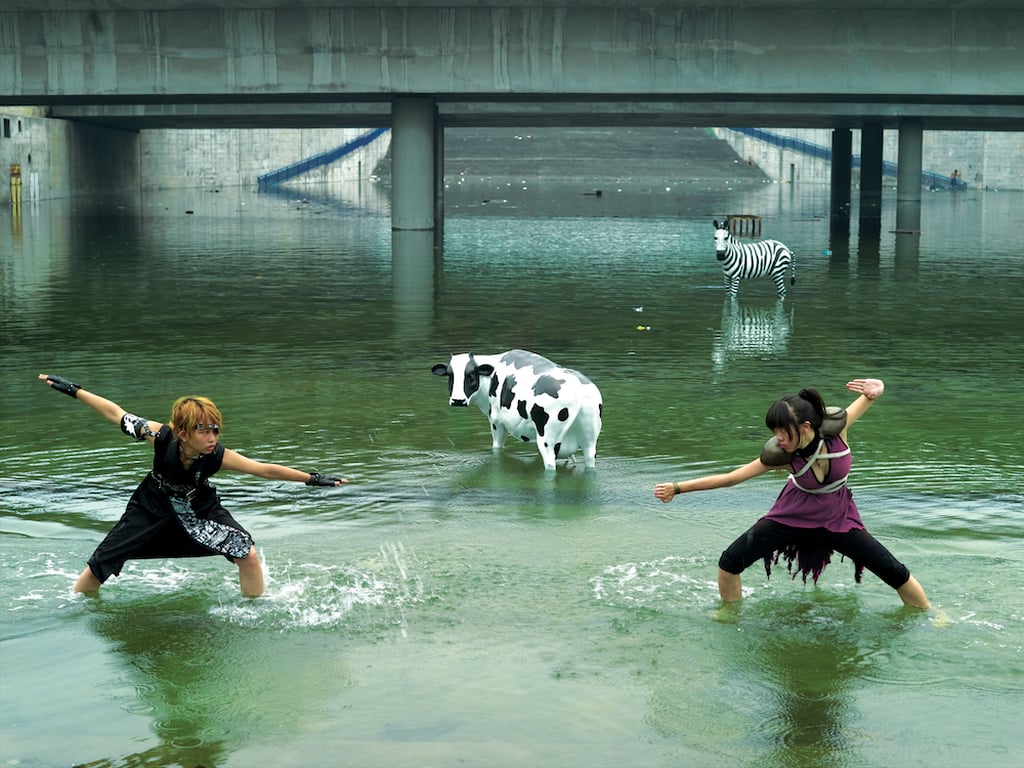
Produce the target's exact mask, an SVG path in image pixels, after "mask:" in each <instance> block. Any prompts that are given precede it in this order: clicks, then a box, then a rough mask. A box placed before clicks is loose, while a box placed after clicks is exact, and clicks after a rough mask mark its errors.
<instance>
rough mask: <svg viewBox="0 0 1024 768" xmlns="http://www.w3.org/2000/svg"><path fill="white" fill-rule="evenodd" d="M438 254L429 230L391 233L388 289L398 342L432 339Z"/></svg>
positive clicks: (432, 234) (431, 232)
mask: <svg viewBox="0 0 1024 768" xmlns="http://www.w3.org/2000/svg"><path fill="white" fill-rule="evenodd" d="M439 257H440V251H439V250H438V248H437V245H436V244H435V235H434V232H433V231H431V230H392V232H391V285H392V291H393V298H394V313H395V318H394V319H395V336H396V337H397V340H398V341H400V342H410V341H423V340H425V339H427V338H430V337H431V336H432V335H433V328H434V294H435V292H436V288H435V285H434V278H435V274H436V273H437V272H438V271H439V270H438V269H437V261H438V259H439Z"/></svg>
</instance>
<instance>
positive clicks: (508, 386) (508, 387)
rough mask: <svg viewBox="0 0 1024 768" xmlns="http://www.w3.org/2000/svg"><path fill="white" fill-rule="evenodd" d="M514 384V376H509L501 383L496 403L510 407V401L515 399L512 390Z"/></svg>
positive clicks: (506, 408) (505, 407) (503, 406)
mask: <svg viewBox="0 0 1024 768" xmlns="http://www.w3.org/2000/svg"><path fill="white" fill-rule="evenodd" d="M515 386H516V377H515V376H509V377H508V378H506V379H505V380H504V381H503V382H502V383H501V399H500V400H499V401H498V405H499V406H501V407H502V408H504V409H505V410H508V409H509V408H511V407H512V401H513V400H514V399H515V395H514V394H513V392H512V390H513V389H515Z"/></svg>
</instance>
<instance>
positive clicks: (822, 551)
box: [654, 379, 929, 608]
mask: <svg viewBox="0 0 1024 768" xmlns="http://www.w3.org/2000/svg"><path fill="white" fill-rule="evenodd" d="M846 388H847V389H849V390H850V391H851V392H856V393H858V395H859V397H858V398H857V399H856V400H854V401H853V402H852V403H851V404H850V405H849V406H847V408H846V409H845V410H843V409H841V408H826V407H825V402H824V400H823V399H822V397H821V395H820V394H819V393H818V391H817V390H815V389H802V390H800V393H799V394H796V395H787V396H785V397H782V398H780V399H779V400H777V401H775V402H774V403H773V404H772V406H771V408H769V409H768V414H767V415H766V417H765V426H767V427H768V429H770V430H771V431H772V433H773V434H774V437H772V438H771V439H770V440H769V441H768V442H767V443H766V444H765V447H764V450H762V452H761V456H760V457H758V458H756V459H754V460H753V461H752V462H750V463H749V464H746V465H744V466H742V467H738V468H736V469H734V470H733V471H731V472H727V473H724V474H717V475H708V476H705V477H699V478H696V479H694V480H684V481H681V482H675V483H659V484H657V485H655V486H654V495H655V496H656V497H657V498H658V499H660V500H661V501H662V502H665V503H667V502H669V501H671V500H672V499H673V498H675V496H676V495H677V494H680V493H689V492H690V491H707V490H712V489H715V488H727V487H730V486H733V485H736V484H738V483H741V482H743V481H744V480H749V479H750V478H752V477H757V476H758V475H761V474H764V473H765V472H767V471H769V470H770V469H779V468H788V469H789V470H790V472H791V474H790V476H789V479H788V480H787V482H786V485H785V486H784V487H783V489H782V491H781V492H780V493H779V496H778V498H777V499H776V500H775V504H774V505H773V506H772V508H771V510H769V512H768V514H766V515H765V516H764V517H762V518H761V519H760V520H758V521H757V522H756V523H754V525H753V526H752V527H751V528H750V529H749V530H747V531H746V533H744V534H743V535H742V536H740V537H739V538H738V539H736V540H735V541H734V542H733V543H732V544H731V545H729V547H728V548H727V549H726V550H725V551H724V552H723V553H722V556H721V558H720V559H719V561H718V591H719V594H720V595H721V596H722V599H723V600H725V601H726V602H734V601H736V600H739V599H740V598H741V597H742V596H743V591H742V583H741V581H740V574H741V573H742V572H743V571H744V570H746V569H747V568H748V567H749V566H751V565H753V564H754V563H755V562H757V561H758V560H764V565H765V571H766V572H767V573H768V575H769V576H770V575H771V566H772V564H773V563H778V561H779V558H780V557H782V558H783V559H785V560H786V561H787V563H788V564H789V566H790V568H792V567H793V565H794V563H795V565H796V568H797V571H798V572H799V573H802V574H803V578H804V580H805V581H806V580H807V576H808V575H810V576H811V577H812V578H813V579H814V581H815V582H817V580H818V576H820V575H821V572H822V570H824V568H825V566H826V565H828V563H829V561H830V559H831V556H832V553H833V552H839V553H840V554H841V555H843V556H845V557H849V558H850V559H851V560H852V561H853V563H854V574H855V578H856V580H857V581H858V582H860V580H861V575H862V573H863V570H864V569H865V568H867V569H868V570H869V571H871V572H872V573H874V574H875V575H876V576H878V577H879V578H880V579H881V580H882V581H884V582H885V583H886V584H888V585H889V586H890V587H892V588H893V589H895V590H896V592H897V594H898V595H899V596H900V599H901V600H902V601H903V602H904V604H906V605H910V606H914V607H916V608H928V607H929V605H928V598H927V597H926V596H925V593H924V589H923V588H922V587H921V585H920V584H919V583H918V581H917V579H915V578H914V577H913V576H911V575H910V571H909V570H908V569H907V567H906V566H905V565H903V563H901V562H900V561H898V560H897V559H896V558H895V557H893V555H892V554H891V553H890V552H889V550H888V549H886V548H885V547H884V546H882V545H881V544H880V543H879V542H878V541H877V540H876V539H875V538H874V537H873V536H872V535H871V534H870V533H868V532H867V529H866V528H865V527H864V523H863V522H862V521H861V519H860V514H859V512H858V511H857V505H856V504H855V503H854V501H853V493H852V492H851V491H850V489H849V488H848V487H847V485H846V479H847V476H848V475H849V472H850V466H851V456H850V448H849V446H848V444H847V430H848V429H849V428H850V427H851V426H852V425H853V424H854V423H855V422H856V421H857V420H858V419H859V418H860V417H861V416H863V415H864V413H865V412H866V411H867V409H868V408H870V407H871V405H872V404H873V403H874V401H875V400H876V399H877V398H878V397H879V396H880V395H881V394H882V393H883V392H884V391H885V385H884V384H883V383H882V381H881V380H880V379H855V380H853V381H850V382H848V383H847V385H846Z"/></svg>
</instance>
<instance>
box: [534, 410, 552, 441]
mask: <svg viewBox="0 0 1024 768" xmlns="http://www.w3.org/2000/svg"><path fill="white" fill-rule="evenodd" d="M550 418H551V417H550V416H548V412H547V411H545V410H544V409H543V408H542V407H541V406H539V405H537V404H536V403H535V404H534V406H533V408H531V409H530V421H532V422H533V423H534V426H536V427H537V436H538V437H544V428H545V427H546V426H547V425H548V419H550Z"/></svg>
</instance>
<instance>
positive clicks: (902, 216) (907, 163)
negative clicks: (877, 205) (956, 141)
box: [896, 118, 924, 233]
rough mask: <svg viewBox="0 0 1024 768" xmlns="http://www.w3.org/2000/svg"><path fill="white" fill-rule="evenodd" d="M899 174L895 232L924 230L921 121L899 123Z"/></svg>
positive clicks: (922, 133)
mask: <svg viewBox="0 0 1024 768" xmlns="http://www.w3.org/2000/svg"><path fill="white" fill-rule="evenodd" d="M899 130H900V137H899V156H898V158H897V160H898V168H897V171H896V231H897V232H902V233H909V232H918V231H920V229H921V166H922V156H923V154H922V153H923V150H922V147H923V144H924V128H923V127H922V123H921V121H920V120H918V119H912V118H908V119H906V120H902V121H900V128H899Z"/></svg>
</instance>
